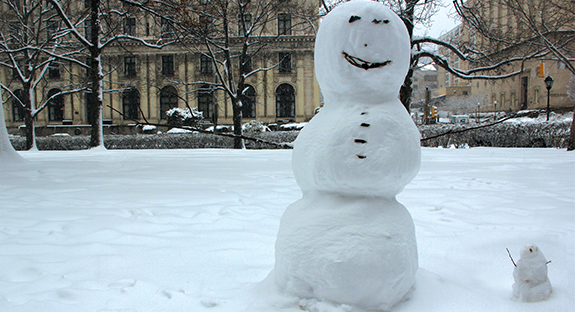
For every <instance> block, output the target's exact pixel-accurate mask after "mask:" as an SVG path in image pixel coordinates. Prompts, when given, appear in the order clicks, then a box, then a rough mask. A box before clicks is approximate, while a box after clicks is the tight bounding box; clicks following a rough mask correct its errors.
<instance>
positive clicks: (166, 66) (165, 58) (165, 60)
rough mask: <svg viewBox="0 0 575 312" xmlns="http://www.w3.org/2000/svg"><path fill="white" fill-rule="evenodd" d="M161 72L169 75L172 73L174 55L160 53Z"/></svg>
mask: <svg viewBox="0 0 575 312" xmlns="http://www.w3.org/2000/svg"><path fill="white" fill-rule="evenodd" d="M162 74H163V75H166V76H171V75H173V74H174V56H173V55H162Z"/></svg>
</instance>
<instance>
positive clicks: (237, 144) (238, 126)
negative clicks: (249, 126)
mask: <svg viewBox="0 0 575 312" xmlns="http://www.w3.org/2000/svg"><path fill="white" fill-rule="evenodd" d="M241 103H242V102H241V101H239V100H237V99H234V98H232V107H233V111H234V117H233V119H234V134H235V135H242V107H241V106H240V105H241ZM234 148H236V149H242V148H244V140H243V139H241V138H234Z"/></svg>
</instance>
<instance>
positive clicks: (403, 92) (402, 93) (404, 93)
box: [399, 68, 413, 113]
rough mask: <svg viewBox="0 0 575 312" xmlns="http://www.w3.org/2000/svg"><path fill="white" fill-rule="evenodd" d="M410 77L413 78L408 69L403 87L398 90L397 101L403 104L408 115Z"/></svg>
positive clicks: (411, 81) (410, 90) (410, 87)
mask: <svg viewBox="0 0 575 312" xmlns="http://www.w3.org/2000/svg"><path fill="white" fill-rule="evenodd" d="M412 77H413V69H412V68H410V69H409V71H407V76H405V80H404V81H403V85H402V86H401V89H400V90H399V100H400V101H401V104H403V106H404V107H405V109H406V110H407V112H408V113H409V112H410V108H409V106H410V105H411V93H412V92H413V89H412V86H411V85H412V84H413V80H412Z"/></svg>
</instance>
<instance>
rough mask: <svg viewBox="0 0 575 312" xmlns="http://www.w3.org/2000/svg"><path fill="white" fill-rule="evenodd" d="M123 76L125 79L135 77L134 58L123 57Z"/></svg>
mask: <svg viewBox="0 0 575 312" xmlns="http://www.w3.org/2000/svg"><path fill="white" fill-rule="evenodd" d="M124 75H125V76H126V77H134V76H136V57H135V56H126V57H124Z"/></svg>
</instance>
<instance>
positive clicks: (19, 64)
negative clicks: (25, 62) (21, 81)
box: [12, 60, 22, 79]
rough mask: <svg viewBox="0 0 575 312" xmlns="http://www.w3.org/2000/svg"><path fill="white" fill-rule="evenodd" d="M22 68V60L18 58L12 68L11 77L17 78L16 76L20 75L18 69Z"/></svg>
mask: <svg viewBox="0 0 575 312" xmlns="http://www.w3.org/2000/svg"><path fill="white" fill-rule="evenodd" d="M20 68H22V61H20V60H18V61H16V67H13V68H12V78H13V79H18V77H20V74H19V73H18V69H20Z"/></svg>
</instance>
